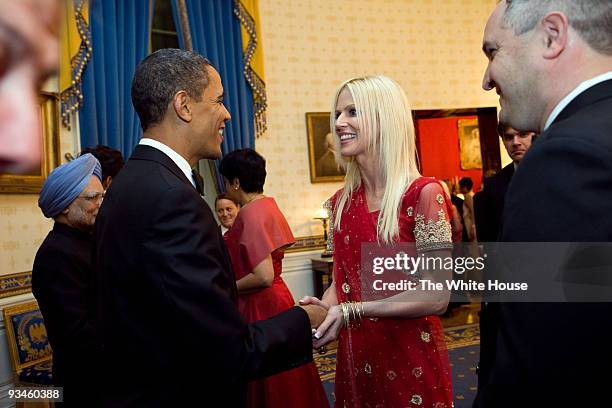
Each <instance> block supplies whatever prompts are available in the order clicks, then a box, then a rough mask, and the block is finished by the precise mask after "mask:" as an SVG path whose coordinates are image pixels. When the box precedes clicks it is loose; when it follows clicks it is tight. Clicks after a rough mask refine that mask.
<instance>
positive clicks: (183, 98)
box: [172, 91, 193, 122]
mask: <svg viewBox="0 0 612 408" xmlns="http://www.w3.org/2000/svg"><path fill="white" fill-rule="evenodd" d="M172 107H173V108H174V111H175V112H176V116H178V117H179V118H181V119H182V120H184V121H185V122H191V119H192V117H193V112H192V110H191V98H190V97H189V94H187V92H185V91H178V92H177V93H176V94H174V98H172Z"/></svg>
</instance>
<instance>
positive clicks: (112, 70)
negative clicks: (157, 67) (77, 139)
mask: <svg viewBox="0 0 612 408" xmlns="http://www.w3.org/2000/svg"><path fill="white" fill-rule="evenodd" d="M152 6H153V1H150V0H129V1H125V0H91V3H90V9H89V27H90V30H91V35H92V46H93V55H92V58H91V60H90V61H89V63H88V64H87V68H86V69H85V72H84V74H83V97H84V100H83V107H82V109H81V112H80V116H79V121H80V131H81V146H82V147H93V146H95V145H97V144H103V145H107V146H110V147H112V148H115V149H118V150H120V151H121V153H123V156H124V157H125V158H126V159H127V158H128V157H129V156H130V155H131V153H132V150H133V149H134V147H135V146H136V145H137V144H138V141H139V139H140V136H141V134H142V130H141V128H140V121H139V119H138V116H137V115H136V112H135V111H134V107H133V106H132V99H131V96H130V88H131V84H132V77H133V76H134V70H135V69H136V65H137V64H138V62H140V61H141V60H142V59H143V58H144V57H146V56H147V54H148V48H149V35H150V31H151V27H150V25H151V18H150V16H151V7H152Z"/></svg>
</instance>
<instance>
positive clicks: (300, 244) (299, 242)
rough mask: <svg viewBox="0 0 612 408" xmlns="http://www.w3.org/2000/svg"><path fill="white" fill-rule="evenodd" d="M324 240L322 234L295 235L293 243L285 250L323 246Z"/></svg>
mask: <svg viewBox="0 0 612 408" xmlns="http://www.w3.org/2000/svg"><path fill="white" fill-rule="evenodd" d="M325 245H326V242H325V239H324V238H323V235H313V236H308V237H296V238H295V244H294V245H292V246H291V247H289V248H287V250H286V251H285V252H304V251H311V250H313V249H323V248H325Z"/></svg>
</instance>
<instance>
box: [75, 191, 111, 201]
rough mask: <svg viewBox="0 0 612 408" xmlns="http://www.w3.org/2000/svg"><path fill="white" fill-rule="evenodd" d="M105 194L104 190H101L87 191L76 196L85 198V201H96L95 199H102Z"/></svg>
mask: <svg viewBox="0 0 612 408" xmlns="http://www.w3.org/2000/svg"><path fill="white" fill-rule="evenodd" d="M105 195H106V191H103V192H101V193H87V194H83V195H80V196H78V197H77V198H82V199H84V200H87V201H92V202H96V201H102V200H103V199H104V196H105Z"/></svg>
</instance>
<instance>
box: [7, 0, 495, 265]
mask: <svg viewBox="0 0 612 408" xmlns="http://www.w3.org/2000/svg"><path fill="white" fill-rule="evenodd" d="M495 3H496V1H495V0H429V1H428V0H378V1H374V0H358V1H355V0H332V1H329V0H260V16H261V20H262V26H261V31H262V35H263V46H264V62H265V69H266V72H265V75H266V78H265V79H266V83H267V91H268V104H269V107H268V132H267V134H266V135H264V136H263V137H262V138H260V139H258V140H257V141H256V148H257V150H258V151H259V152H260V153H262V154H263V155H264V157H266V159H267V161H268V179H267V182H266V186H265V187H266V193H267V194H269V195H271V196H273V197H275V198H276V199H277V201H278V203H279V206H280V207H281V209H282V211H283V212H284V213H285V215H286V216H287V219H288V220H289V223H290V225H291V228H292V229H293V232H294V234H295V235H296V236H308V235H318V234H321V233H322V231H321V227H320V225H321V224H320V222H319V221H315V220H313V219H312V217H313V216H314V212H315V210H316V209H317V208H318V207H319V206H320V204H321V203H322V202H323V201H324V200H325V199H327V198H328V197H329V196H330V195H332V194H333V193H334V192H335V191H336V190H337V189H338V188H340V184H339V183H324V184H311V183H310V176H309V167H308V166H309V165H308V147H307V140H306V123H305V113H306V112H321V111H329V109H330V102H331V98H332V96H333V92H334V90H335V87H336V86H337V85H338V84H339V83H340V82H341V81H343V80H345V79H347V78H349V77H352V76H355V75H363V74H377V73H381V74H385V75H389V76H391V77H392V78H394V79H396V80H397V81H398V82H399V83H400V84H401V85H402V86H403V87H404V89H405V90H406V92H407V94H408V96H409V99H410V100H411V102H412V104H413V107H414V108H415V109H442V108H461V107H478V106H496V105H497V96H496V95H495V94H494V93H485V92H484V91H482V89H481V87H480V82H481V77H482V73H483V71H484V69H485V64H486V61H485V58H484V56H483V55H482V52H481V51H480V47H481V41H482V31H483V27H484V24H485V21H486V18H487V16H488V14H489V12H490V11H491V10H492V9H493V7H494V6H495ZM46 89H47V90H57V83H56V82H51V83H50V84H49V85H47V87H46ZM60 138H61V153H62V156H63V155H64V153H66V152H71V153H72V154H75V153H76V152H77V150H78V137H77V134H76V133H75V132H72V133H70V132H67V131H66V130H64V129H62V133H61V135H60ZM37 199H38V196H37V195H34V194H30V195H8V194H0V275H4V274H9V273H16V272H23V271H28V270H31V268H32V262H33V259H34V255H35V253H36V250H37V249H38V246H39V245H40V243H41V242H42V240H43V239H44V237H45V235H46V234H47V232H48V231H49V229H50V228H51V225H52V223H51V222H50V221H49V220H47V219H45V218H44V217H43V216H42V214H41V213H40V210H39V208H38V206H37Z"/></svg>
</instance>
